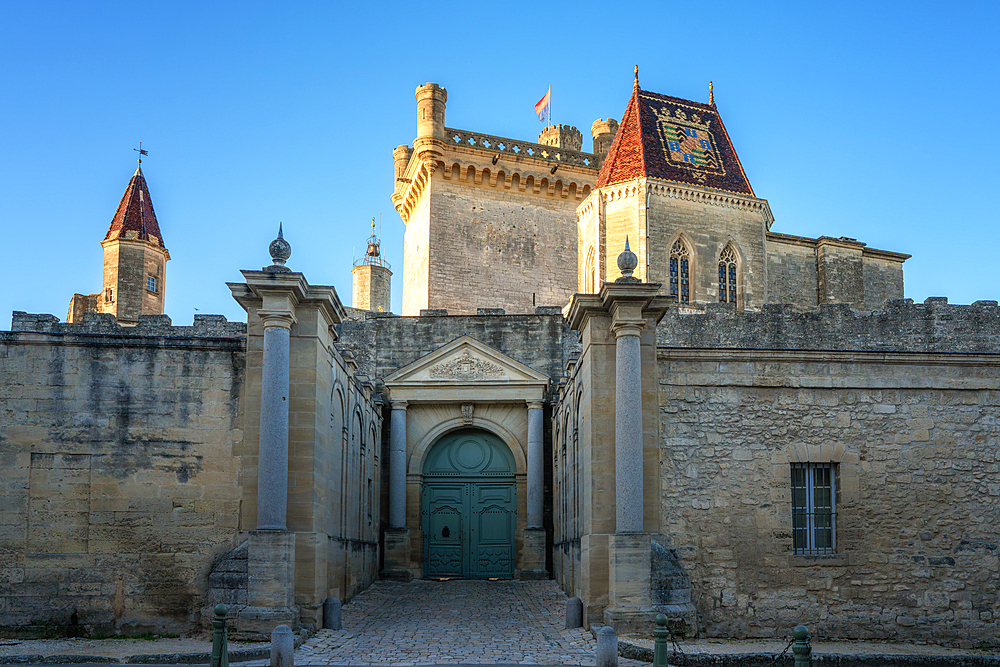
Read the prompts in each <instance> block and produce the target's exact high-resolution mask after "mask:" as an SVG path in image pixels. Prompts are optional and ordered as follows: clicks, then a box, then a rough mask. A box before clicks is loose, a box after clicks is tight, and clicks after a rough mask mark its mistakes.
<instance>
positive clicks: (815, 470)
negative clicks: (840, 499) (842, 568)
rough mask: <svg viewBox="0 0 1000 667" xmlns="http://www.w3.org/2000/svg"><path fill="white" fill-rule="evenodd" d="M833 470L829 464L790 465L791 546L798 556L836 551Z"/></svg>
mask: <svg viewBox="0 0 1000 667" xmlns="http://www.w3.org/2000/svg"><path fill="white" fill-rule="evenodd" d="M835 472H836V470H835V466H834V464H832V463H793V464H792V546H793V549H794V552H795V554H796V555H798V556H825V555H830V554H833V553H836V547H837V506H836V505H837V486H836V474H835Z"/></svg>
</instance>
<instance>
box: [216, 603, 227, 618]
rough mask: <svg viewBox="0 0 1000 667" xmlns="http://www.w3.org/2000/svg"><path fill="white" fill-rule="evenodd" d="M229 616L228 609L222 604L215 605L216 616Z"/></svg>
mask: <svg viewBox="0 0 1000 667" xmlns="http://www.w3.org/2000/svg"><path fill="white" fill-rule="evenodd" d="M228 614H229V607H227V606H226V605H224V604H217V605H215V615H216V616H226V615H228Z"/></svg>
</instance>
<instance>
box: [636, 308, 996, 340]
mask: <svg viewBox="0 0 1000 667" xmlns="http://www.w3.org/2000/svg"><path fill="white" fill-rule="evenodd" d="M656 337H657V345H659V346H661V347H663V346H665V347H704V348H739V349H769V350H782V349H787V350H872V351H887V352H889V351H891V352H904V351H905V352H945V353H950V352H985V353H997V352H1000V307H998V306H997V302H996V301H977V302H976V303H974V304H972V305H971V306H966V305H954V304H949V303H948V299H946V298H944V297H931V298H929V299H927V300H926V301H924V303H922V304H914V303H913V300H912V299H891V300H889V301H887V302H886V304H885V310H881V311H874V312H867V311H856V310H852V309H851V307H850V306H849V305H848V304H824V305H822V306H820V307H819V308H818V309H816V310H813V311H809V312H797V311H796V309H795V308H794V307H790V306H787V305H783V304H767V305H765V306H764V307H763V308H762V309H761V311H760V312H737V311H736V310H734V309H733V308H731V307H730V306H728V305H727V304H708V306H707V309H706V312H705V313H701V314H693V315H688V314H684V315H681V314H678V313H677V312H676V311H675V310H671V311H670V312H669V313H668V314H667V316H666V317H664V318H663V320H662V321H661V322H660V324H659V326H658V327H657V330H656Z"/></svg>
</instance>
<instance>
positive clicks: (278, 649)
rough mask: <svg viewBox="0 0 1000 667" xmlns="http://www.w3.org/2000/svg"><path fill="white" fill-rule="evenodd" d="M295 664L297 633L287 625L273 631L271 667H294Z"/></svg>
mask: <svg viewBox="0 0 1000 667" xmlns="http://www.w3.org/2000/svg"><path fill="white" fill-rule="evenodd" d="M294 664H295V635H293V634H292V629H291V628H290V627H288V626H287V625H279V626H278V627H276V628H275V629H274V631H273V632H271V667H292V665H294Z"/></svg>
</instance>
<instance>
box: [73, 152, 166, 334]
mask: <svg viewBox="0 0 1000 667" xmlns="http://www.w3.org/2000/svg"><path fill="white" fill-rule="evenodd" d="M101 246H102V247H103V248H104V280H103V283H104V284H103V289H102V290H101V292H99V293H97V294H74V295H73V298H72V299H71V300H70V304H69V314H68V315H67V317H66V321H67V322H79V321H81V320H82V319H83V315H84V313H88V312H91V313H95V312H96V313H111V314H112V315H114V316H115V318H116V319H117V320H118V323H119V324H124V325H134V324H136V323H138V321H139V317H140V316H141V315H162V314H163V301H164V292H165V287H166V285H165V282H166V273H167V260H169V259H170V253H169V252H168V251H167V247H166V246H165V245H164V244H163V236H162V235H161V234H160V227H159V224H158V223H157V221H156V213H154V212H153V201H152V199H151V198H150V196H149V188H148V187H147V186H146V178H145V176H143V174H142V162H141V160H140V163H139V166H138V167H137V168H136V170H135V173H134V174H133V175H132V179H131V180H130V181H129V183H128V187H127V188H125V194H124V195H122V199H121V202H120V203H119V204H118V210H117V211H115V215H114V217H113V218H112V219H111V225H110V227H109V228H108V232H107V234H105V236H104V241H103V242H102V243H101Z"/></svg>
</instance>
